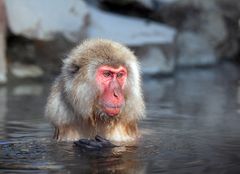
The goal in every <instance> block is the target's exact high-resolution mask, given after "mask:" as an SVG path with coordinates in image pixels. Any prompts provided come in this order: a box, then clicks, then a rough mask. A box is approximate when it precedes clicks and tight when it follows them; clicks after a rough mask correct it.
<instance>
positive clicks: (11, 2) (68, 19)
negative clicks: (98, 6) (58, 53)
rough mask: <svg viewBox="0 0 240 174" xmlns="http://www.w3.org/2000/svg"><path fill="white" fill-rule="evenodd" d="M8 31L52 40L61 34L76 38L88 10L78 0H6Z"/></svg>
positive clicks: (80, 33)
mask: <svg viewBox="0 0 240 174" xmlns="http://www.w3.org/2000/svg"><path fill="white" fill-rule="evenodd" d="M5 3H6V9H7V16H8V23H9V27H10V29H11V31H12V32H13V33H14V34H16V35H22V36H24V37H27V38H32V39H40V40H52V39H53V38H54V37H56V34H62V35H63V36H65V37H66V38H67V39H69V40H71V41H74V42H76V41H79V39H80V38H81V37H83V36H82V35H84V30H85V28H86V25H87V16H88V10H87V6H86V4H85V3H84V1H81V0H68V1H65V0H52V1H48V0H41V1H38V0H31V1H29V0H21V1H18V0H7V1H5Z"/></svg>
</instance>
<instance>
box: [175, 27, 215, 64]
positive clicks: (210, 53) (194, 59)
mask: <svg viewBox="0 0 240 174" xmlns="http://www.w3.org/2000/svg"><path fill="white" fill-rule="evenodd" d="M176 47H177V64H178V65H180V66H197V65H213V64H215V63H216V62H217V58H216V55H215V53H214V49H213V47H212V46H211V45H210V44H209V42H208V40H207V39H206V38H205V37H204V36H202V35H200V34H197V33H194V32H187V31H186V32H182V33H179V35H178V36H177V39H176Z"/></svg>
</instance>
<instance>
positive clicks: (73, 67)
mask: <svg viewBox="0 0 240 174" xmlns="http://www.w3.org/2000/svg"><path fill="white" fill-rule="evenodd" d="M79 69H80V66H79V65H77V64H74V63H72V64H70V66H69V67H68V71H69V72H70V73H71V74H75V73H77V72H78V71H79Z"/></svg>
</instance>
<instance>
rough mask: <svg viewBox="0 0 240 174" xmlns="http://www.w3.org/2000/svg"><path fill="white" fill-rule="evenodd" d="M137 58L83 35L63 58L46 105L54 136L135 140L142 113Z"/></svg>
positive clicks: (64, 138) (71, 139)
mask: <svg viewBox="0 0 240 174" xmlns="http://www.w3.org/2000/svg"><path fill="white" fill-rule="evenodd" d="M144 111H145V106H144V101H143V95H142V91H141V79H140V73H139V63H138V60H137V58H136V57H135V56H134V54H133V53H132V52H131V51H130V50H129V49H128V48H126V47H124V46H123V45H121V44H119V43H116V42H113V41H110V40H104V39H93V40H87V41H85V42H83V43H82V44H80V45H79V46H77V47H76V48H75V49H73V50H72V51H71V52H70V54H69V56H68V57H67V58H66V59H65V60H64V62H63V66H62V69H61V74H60V75H59V76H58V77H57V79H56V80H55V82H54V84H53V86H52V89H51V93H50V96H49V98H48V102H47V106H46V117H47V118H48V119H49V120H50V122H51V123H52V124H53V126H54V128H55V133H54V138H55V139H57V140H59V141H75V140H78V139H79V138H93V137H95V136H96V135H100V136H102V137H104V138H106V139H108V140H111V141H120V142H126V141H134V140H135V139H136V138H137V137H138V136H139V132H138V125H137V123H138V120H139V119H141V118H143V117H144V115H145V114H144Z"/></svg>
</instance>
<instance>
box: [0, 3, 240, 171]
mask: <svg viewBox="0 0 240 174" xmlns="http://www.w3.org/2000/svg"><path fill="white" fill-rule="evenodd" d="M239 25H240V0H119V1H117V0H50V1H49V0H0V173H33V172H34V173H41V174H42V173H79V171H81V172H82V173H84V172H85V173H98V172H99V173H178V174H179V173H205V174H206V173H211V174H212V173H240V165H239V164H240V126H239V125H240V124H239V123H240V27H239ZM87 38H107V39H112V40H114V41H117V42H120V43H122V44H125V45H126V46H128V47H130V48H131V49H132V50H134V52H135V54H136V55H137V56H138V58H139V60H140V63H141V69H142V75H143V92H144V98H145V101H146V109H147V117H146V119H144V120H143V121H141V122H140V130H141V133H142V139H140V142H139V144H138V147H126V148H125V149H124V150H123V149H122V148H119V149H116V151H115V152H114V153H110V152H109V151H108V152H105V153H89V154H88V153H87V154H86V153H82V152H79V151H78V150H77V149H75V148H74V147H73V146H72V143H56V142H55V141H52V135H53V129H52V127H51V125H50V124H49V123H48V122H47V120H46V119H45V118H44V107H45V104H46V100H47V96H48V94H49V89H50V86H51V83H52V82H53V80H54V78H55V77H56V76H57V75H58V74H59V72H60V68H61V65H62V60H63V59H64V58H66V56H67V55H68V53H69V51H70V50H71V49H72V48H73V47H74V46H76V45H77V44H79V43H81V42H82V41H83V40H85V39H87ZM79 164H81V165H79Z"/></svg>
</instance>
